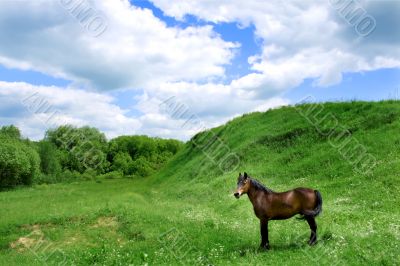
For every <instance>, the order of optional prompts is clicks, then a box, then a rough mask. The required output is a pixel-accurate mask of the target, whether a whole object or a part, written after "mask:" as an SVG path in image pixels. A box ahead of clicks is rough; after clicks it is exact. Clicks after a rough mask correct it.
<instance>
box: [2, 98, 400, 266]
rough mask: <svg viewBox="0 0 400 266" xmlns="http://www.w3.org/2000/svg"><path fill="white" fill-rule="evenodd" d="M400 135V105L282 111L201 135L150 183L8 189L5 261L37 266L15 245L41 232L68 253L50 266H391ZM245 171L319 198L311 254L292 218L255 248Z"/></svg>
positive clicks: (399, 234) (300, 224) (398, 210)
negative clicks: (240, 187) (264, 248)
mask: <svg viewBox="0 0 400 266" xmlns="http://www.w3.org/2000/svg"><path fill="white" fill-rule="evenodd" d="M399 132H400V103H399V102H397V101H386V102H374V103H371V102H348V103H326V104H322V105H319V104H314V105H313V104H305V105H300V106H295V107H284V108H280V109H275V110H270V111H268V112H263V113H252V114H246V115H243V116H242V117H239V118H236V119H234V120H232V121H230V122H228V123H227V124H226V125H223V126H220V127H217V128H214V129H211V130H209V131H206V132H202V133H199V134H197V135H196V136H194V137H193V138H192V139H191V140H190V141H188V142H187V143H186V144H185V146H184V148H183V149H182V150H181V151H180V152H178V154H176V155H175V157H174V158H173V159H172V160H171V161H169V163H168V164H167V165H166V166H165V167H164V168H163V169H162V170H161V171H160V172H158V173H157V174H155V175H153V176H152V177H150V178H147V179H137V180H126V179H116V180H100V181H99V182H100V183H93V182H83V183H79V184H71V185H65V184H56V185H51V186H36V187H35V188H33V189H20V190H17V191H10V192H4V193H1V194H0V204H1V206H2V210H1V213H0V214H1V217H2V220H1V221H0V234H1V235H2V236H4V237H3V238H2V240H1V241H0V264H5V265H6V264H7V265H10V264H32V261H35V258H34V257H33V256H32V254H30V253H29V252H28V251H27V250H26V249H24V247H23V246H22V248H21V247H20V249H18V247H19V246H18V245H19V244H20V243H18V241H19V240H21V236H24V235H25V234H28V235H29V233H32V232H35V230H36V233H37V232H38V230H39V231H40V232H41V234H42V235H44V237H45V239H46V241H48V242H51V243H53V245H54V246H55V247H59V248H60V249H61V251H62V254H57V256H54V257H53V258H50V259H47V260H46V262H48V263H50V264H52V263H53V262H54V263H55V262H60V261H61V260H66V261H68V262H71V263H74V264H77V265H85V264H97V265H103V264H104V265H121V264H122V265H125V264H129V263H131V264H134V265H145V264H148V265H159V264H165V265H177V264H180V263H181V264H183V265H188V264H194V265H202V264H213V265H227V264H233V265H266V264H278V265H280V264H282V265H298V264H299V263H307V264H311V265H332V264H333V265H359V264H384V265H395V264H398V263H399V261H400V258H399V252H398V251H399V244H398V243H399V238H400V224H399V220H400V207H399V200H400V196H399V192H400V182H399V180H400V179H399V172H400V171H399V170H400V161H399V155H400V149H399V148H400V134H399ZM244 171H246V172H247V173H249V174H250V175H251V176H252V177H255V178H257V179H258V180H260V181H261V182H262V183H264V184H265V185H266V186H267V187H269V188H271V189H273V190H275V191H285V190H289V189H291V188H294V187H300V186H305V187H311V188H315V189H318V190H319V191H320V192H321V194H322V197H323V199H324V205H323V213H322V215H321V216H320V217H318V218H317V224H318V226H319V243H318V244H317V245H316V246H315V247H308V246H307V240H308V236H309V228H308V225H307V224H306V222H304V221H298V220H296V219H290V220H285V221H273V222H271V224H270V237H269V238H270V244H271V250H270V251H268V252H259V251H258V245H259V241H260V239H259V223H258V219H257V218H256V217H255V216H254V214H253V210H252V206H251V203H250V202H249V201H248V199H247V197H242V198H241V199H240V200H236V199H235V198H234V197H233V196H232V192H233V190H234V189H235V186H236V179H237V176H238V173H239V172H244ZM43 202H51V204H49V205H46V206H42V205H41V204H42V203H43ZM16 209H18V210H20V211H19V212H13V210H16ZM3 217H5V218H4V219H3ZM37 234H38V233H37ZM26 238H28V239H29V238H34V237H30V236H28V237H26ZM25 241H27V240H26V239H25ZM31 241H33V240H31ZM10 243H11V244H10ZM71 243H72V244H71ZM48 253H49V252H48V251H44V254H48ZM36 261H38V260H37V258H36ZM39 262H40V259H39ZM39 264H40V263H39Z"/></svg>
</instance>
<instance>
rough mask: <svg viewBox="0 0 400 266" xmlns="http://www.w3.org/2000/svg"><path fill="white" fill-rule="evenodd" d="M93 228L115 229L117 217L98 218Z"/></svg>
mask: <svg viewBox="0 0 400 266" xmlns="http://www.w3.org/2000/svg"><path fill="white" fill-rule="evenodd" d="M92 227H94V228H99V227H111V228H116V227H118V220H117V217H113V216H111V217H109V216H102V217H99V218H98V219H97V221H96V223H95V224H94V225H92Z"/></svg>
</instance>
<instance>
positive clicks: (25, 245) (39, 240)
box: [10, 224, 45, 252]
mask: <svg viewBox="0 0 400 266" xmlns="http://www.w3.org/2000/svg"><path fill="white" fill-rule="evenodd" d="M23 228H24V229H29V230H31V232H30V233H28V234H27V235H25V236H22V237H20V238H18V239H17V240H15V241H14V242H11V243H10V247H11V248H12V249H16V250H17V251H20V252H22V251H25V250H27V249H34V248H37V247H40V246H42V245H43V244H44V242H45V240H44V234H43V232H42V230H41V229H40V225H38V224H34V225H24V226H23Z"/></svg>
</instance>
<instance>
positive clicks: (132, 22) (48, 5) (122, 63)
mask: <svg viewBox="0 0 400 266" xmlns="http://www.w3.org/2000/svg"><path fill="white" fill-rule="evenodd" d="M80 2H82V1H78V0H69V1H65V0H57V1H52V0H47V1H40V3H39V2H36V1H24V2H23V3H21V2H20V1H1V3H0V39H1V40H2V41H1V42H0V63H1V64H4V65H6V66H8V67H17V68H22V69H34V70H37V71H41V72H44V73H47V74H50V75H52V76H59V77H64V78H66V79H69V80H73V81H75V82H77V83H80V84H86V85H88V86H89V87H92V88H95V89H103V90H110V89H118V88H128V87H129V88H132V87H133V88H143V87H144V88H145V87H147V86H149V85H150V84H152V85H157V84H159V83H162V82H174V81H203V80H210V79H213V78H216V77H221V76H223V75H224V71H225V69H224V65H225V64H228V63H229V62H230V60H231V58H232V57H233V55H234V49H235V48H236V47H237V46H238V45H237V44H234V43H231V42H225V41H223V40H222V39H221V37H220V36H218V35H217V34H216V33H215V32H214V31H213V29H212V28H211V27H210V26H203V27H187V28H185V29H180V28H176V27H167V25H166V24H165V23H164V22H162V21H161V20H159V19H158V18H156V17H155V16H154V15H153V13H152V12H151V11H150V10H149V9H140V8H137V7H134V6H132V5H130V3H129V2H128V1H127V0H123V1H115V0H104V1H89V0H88V1H83V2H85V3H90V4H87V6H88V7H92V8H93V10H96V12H97V13H98V14H101V18H103V23H104V24H105V27H104V32H103V31H102V32H103V33H102V34H101V35H100V36H98V37H97V38H95V37H93V36H91V34H88V32H86V31H85V29H88V28H89V29H90V28H96V26H91V27H90V25H91V24H89V25H88V23H87V22H86V21H88V20H84V18H85V16H84V14H85V13H83V10H85V9H82V8H81V7H80V6H79V5H77V4H78V3H80ZM62 3H65V4H62ZM66 3H72V4H66ZM75 3H77V4H75ZM74 5H75V6H77V7H76V9H74V8H73V7H74ZM70 7H72V8H70ZM81 11H82V12H81ZM97 13H96V14H97ZM82 22H84V23H82ZM85 22H86V23H85ZM100 22H101V21H100ZM100 22H99V23H100ZM93 25H94V24H93ZM89 33H90V32H89ZM100 33H101V32H100Z"/></svg>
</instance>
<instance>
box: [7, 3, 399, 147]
mask: <svg viewBox="0 0 400 266" xmlns="http://www.w3.org/2000/svg"><path fill="white" fill-rule="evenodd" d="M398 14H400V1H397V0H380V1H361V0H360V1H357V2H356V1H352V0H326V1H317V0H315V1H312V0H308V1H303V0H293V1H291V0H279V1H278V0H276V1H275V0H272V1H261V0H247V1H239V0H220V1H211V0H131V1H128V0H102V1H94V0H37V1H28V0H18V1H11V0H3V1H0V126H4V125H10V124H13V125H16V126H17V127H19V128H20V130H21V131H22V134H23V135H24V136H25V137H29V138H30V139H33V140H39V139H42V138H43V137H44V134H45V132H46V130H47V129H49V128H54V127H57V126H59V125H63V124H72V125H74V126H78V127H79V126H85V125H89V126H93V127H96V128H98V129H100V130H101V131H102V132H104V133H105V134H106V136H107V137H108V138H109V139H111V138H114V137H117V136H120V135H134V134H146V135H150V136H157V137H162V138H177V139H181V140H188V139H190V137H192V136H193V135H194V134H195V133H197V132H198V131H199V130H204V129H205V128H211V127H214V126H218V125H220V124H222V123H225V122H226V121H229V120H231V119H232V118H234V117H237V116H239V115H241V114H243V113H249V112H253V111H266V110H268V109H271V108H277V107H280V106H285V105H294V104H296V103H299V102H301V101H302V100H303V99H305V98H307V97H308V98H309V96H311V97H312V99H314V100H315V101H319V102H324V101H350V100H368V101H379V100H386V99H400V31H399V30H398V29H399V28H400V27H399V26H400V16H399V15H398ZM188 121H189V123H188ZM191 121H196V123H190V122H191ZM195 124H196V125H195ZM189 125H192V126H189ZM198 125H201V126H198Z"/></svg>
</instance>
